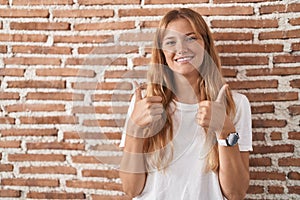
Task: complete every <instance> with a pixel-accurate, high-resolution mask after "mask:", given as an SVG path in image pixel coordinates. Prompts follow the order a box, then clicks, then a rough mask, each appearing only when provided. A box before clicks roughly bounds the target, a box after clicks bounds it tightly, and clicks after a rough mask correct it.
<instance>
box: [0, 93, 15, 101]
mask: <svg viewBox="0 0 300 200" xmlns="http://www.w3.org/2000/svg"><path fill="white" fill-rule="evenodd" d="M0 99H1V100H12V99H14V100H18V99H20V96H19V93H16V92H0Z"/></svg>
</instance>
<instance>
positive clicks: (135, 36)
mask: <svg viewBox="0 0 300 200" xmlns="http://www.w3.org/2000/svg"><path fill="white" fill-rule="evenodd" d="M153 38H154V34H153V33H141V32H139V33H123V34H121V35H120V38H119V41H125V42H144V41H146V42H147V41H148V42H149V41H152V40H153Z"/></svg>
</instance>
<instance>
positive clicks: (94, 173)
mask: <svg viewBox="0 0 300 200" xmlns="http://www.w3.org/2000/svg"><path fill="white" fill-rule="evenodd" d="M82 176H84V177H105V178H108V179H113V178H119V171H117V170H82Z"/></svg>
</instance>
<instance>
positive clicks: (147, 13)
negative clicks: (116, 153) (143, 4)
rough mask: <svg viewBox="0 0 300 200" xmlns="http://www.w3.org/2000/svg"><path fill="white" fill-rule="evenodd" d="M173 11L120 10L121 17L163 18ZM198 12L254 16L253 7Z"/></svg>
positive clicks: (203, 9) (205, 8)
mask: <svg viewBox="0 0 300 200" xmlns="http://www.w3.org/2000/svg"><path fill="white" fill-rule="evenodd" d="M170 10H171V9H167V8H155V9H153V8H143V9H120V10H119V16H120V17H129V16H162V15H164V14H165V13H167V12H168V11H170ZM194 10H195V11H196V12H199V13H201V15H252V14H253V13H254V11H253V8H252V7H246V6H244V7H241V6H235V7H201V8H195V9H194Z"/></svg>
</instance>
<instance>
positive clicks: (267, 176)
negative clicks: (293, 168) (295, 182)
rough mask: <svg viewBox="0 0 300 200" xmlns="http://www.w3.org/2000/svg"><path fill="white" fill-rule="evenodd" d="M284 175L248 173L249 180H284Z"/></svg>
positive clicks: (276, 173) (279, 173) (277, 173)
mask: <svg viewBox="0 0 300 200" xmlns="http://www.w3.org/2000/svg"><path fill="white" fill-rule="evenodd" d="M285 177H286V176H285V174H284V173H281V172H250V179H251V180H281V181H284V180H285Z"/></svg>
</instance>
